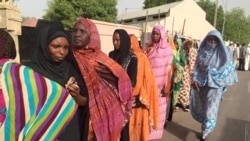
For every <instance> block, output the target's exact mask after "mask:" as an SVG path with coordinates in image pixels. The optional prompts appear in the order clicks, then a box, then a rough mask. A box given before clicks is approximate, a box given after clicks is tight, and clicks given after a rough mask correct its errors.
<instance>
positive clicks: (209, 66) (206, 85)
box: [190, 30, 238, 140]
mask: <svg viewBox="0 0 250 141" xmlns="http://www.w3.org/2000/svg"><path fill="white" fill-rule="evenodd" d="M237 81H238V79H237V75H236V71H235V67H234V65H233V63H232V61H231V56H230V53H229V51H228V49H227V47H226V46H225V45H224V42H223V39H222V36H221V34H220V32H219V31H217V30H212V31H210V32H209V33H208V34H207V36H206V37H205V39H204V40H203V42H202V43H201V46H200V48H199V50H198V54H197V60H196V63H195V67H194V72H193V84H192V85H193V87H192V89H191V103H190V110H191V114H192V116H193V118H194V119H195V120H197V121H199V122H201V124H202V135H201V138H200V140H205V138H206V137H207V135H208V134H209V133H210V132H212V131H213V129H214V128H215V125H216V122H217V115H218V109H219V104H220V102H221V100H222V98H223V93H224V92H225V90H226V89H227V87H228V86H230V85H232V84H234V83H236V82H237Z"/></svg>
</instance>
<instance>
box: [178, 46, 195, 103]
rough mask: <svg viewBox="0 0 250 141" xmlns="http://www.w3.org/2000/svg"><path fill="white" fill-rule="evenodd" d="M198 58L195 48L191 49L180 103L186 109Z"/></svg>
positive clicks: (184, 71) (185, 69) (185, 68)
mask: <svg viewBox="0 0 250 141" xmlns="http://www.w3.org/2000/svg"><path fill="white" fill-rule="evenodd" d="M196 56H197V51H196V49H195V48H193V47H191V48H190V50H189V55H188V57H187V58H188V63H187V64H186V65H185V67H184V70H183V77H182V86H181V92H180V95H179V99H178V100H179V103H180V104H181V105H182V106H183V107H184V108H185V107H186V106H188V105H189V103H190V90H191V83H192V72H193V69H194V64H195V60H196Z"/></svg>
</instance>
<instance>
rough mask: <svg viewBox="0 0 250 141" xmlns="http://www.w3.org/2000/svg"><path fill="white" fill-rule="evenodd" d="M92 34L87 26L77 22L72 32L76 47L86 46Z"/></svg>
mask: <svg viewBox="0 0 250 141" xmlns="http://www.w3.org/2000/svg"><path fill="white" fill-rule="evenodd" d="M89 40H90V36H89V33H88V31H87V30H86V28H85V27H84V26H83V24H81V23H77V24H75V26H74V28H73V32H72V41H73V45H74V46H75V47H76V48H82V47H86V46H87V45H88V43H89Z"/></svg>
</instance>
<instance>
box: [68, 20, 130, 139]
mask: <svg viewBox="0 0 250 141" xmlns="http://www.w3.org/2000/svg"><path fill="white" fill-rule="evenodd" d="M72 40H73V52H74V55H75V58H76V60H77V64H78V66H79V68H80V71H81V74H82V76H83V78H84V80H85V82H86V85H87V89H88V94H89V112H90V119H89V131H88V140H97V141H117V140H118V139H119V138H120V133H121V130H122V128H123V126H124V125H126V123H127V121H128V118H129V116H130V114H131V97H132V87H131V82H130V79H129V77H128V75H127V73H126V72H125V71H124V69H123V68H122V67H121V66H120V65H119V64H118V63H116V62H115V61H113V60H112V59H110V58H109V57H108V56H107V55H106V54H104V53H103V52H102V51H101V45H100V36H99V33H98V30H97V28H96V25H95V24H94V23H93V22H92V21H91V20H89V19H85V18H79V19H77V21H76V23H75V24H74V27H73V32H72Z"/></svg>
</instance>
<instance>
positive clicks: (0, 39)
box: [0, 30, 16, 127]
mask: <svg viewBox="0 0 250 141" xmlns="http://www.w3.org/2000/svg"><path fill="white" fill-rule="evenodd" d="M15 57H16V49H15V43H14V41H13V40H12V38H11V36H10V35H8V33H7V32H6V31H5V30H0V74H1V73H2V67H3V65H4V63H5V62H7V61H9V60H12V59H14V58H15ZM0 81H1V80H0ZM5 116H6V105H5V101H4V97H3V92H2V87H1V82H0V127H1V126H2V124H3V122H4V119H5Z"/></svg>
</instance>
